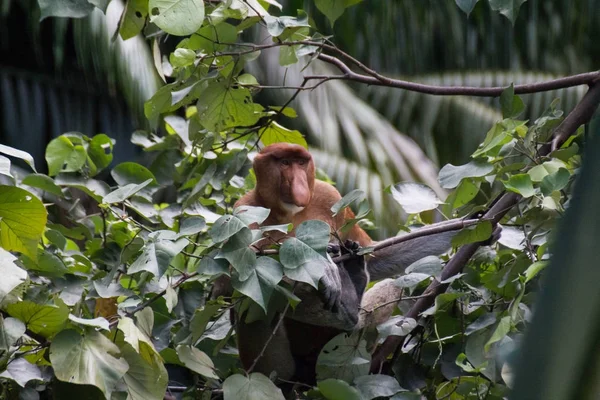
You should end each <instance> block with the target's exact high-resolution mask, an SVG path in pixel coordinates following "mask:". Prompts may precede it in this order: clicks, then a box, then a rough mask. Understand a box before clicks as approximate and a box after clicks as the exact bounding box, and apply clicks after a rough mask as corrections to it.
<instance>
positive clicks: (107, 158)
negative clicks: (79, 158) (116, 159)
mask: <svg viewBox="0 0 600 400" xmlns="http://www.w3.org/2000/svg"><path fill="white" fill-rule="evenodd" d="M112 151H113V141H112V139H111V138H109V137H108V136H106V135H105V134H103V133H100V134H98V135H95V136H94V137H93V138H92V140H91V141H90V144H89V146H88V149H87V153H88V156H89V157H90V159H91V161H92V162H93V163H94V165H95V166H96V168H97V169H98V170H101V169H104V168H106V167H108V166H109V165H110V163H111V162H112V159H113V153H112Z"/></svg>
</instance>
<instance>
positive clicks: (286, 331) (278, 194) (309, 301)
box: [235, 143, 454, 383]
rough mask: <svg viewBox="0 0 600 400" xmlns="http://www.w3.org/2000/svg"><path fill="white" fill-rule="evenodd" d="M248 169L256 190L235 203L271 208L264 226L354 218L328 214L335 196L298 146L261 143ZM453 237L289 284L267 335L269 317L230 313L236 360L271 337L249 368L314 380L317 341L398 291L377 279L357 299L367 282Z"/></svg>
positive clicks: (358, 234)
mask: <svg viewBox="0 0 600 400" xmlns="http://www.w3.org/2000/svg"><path fill="white" fill-rule="evenodd" d="M254 172H255V174H256V188H255V189H254V190H251V191H250V192H248V193H247V194H246V195H245V196H243V197H242V198H241V199H240V200H239V201H238V202H237V203H236V204H235V206H236V207H239V206H244V205H248V206H260V207H265V208H269V209H271V213H270V214H269V217H268V218H267V219H266V220H265V221H264V222H263V225H265V226H266V225H278V224H288V223H292V224H293V226H294V227H296V226H298V225H299V224H300V223H302V222H304V221H307V220H311V219H318V220H321V221H324V222H327V223H328V224H329V225H330V226H331V228H332V230H335V231H338V229H339V228H341V227H342V226H343V225H344V222H345V221H346V220H348V219H351V218H354V213H353V212H352V211H351V210H350V209H349V208H346V209H345V210H344V211H343V212H341V213H338V215H336V216H333V213H332V211H331V207H332V206H333V205H334V204H335V203H336V202H337V201H338V200H340V199H341V195H340V193H339V192H338V191H337V189H336V188H334V187H333V186H332V185H330V184H328V183H325V182H323V181H320V180H317V179H315V165H314V162H313V159H312V157H311V155H310V153H309V152H308V151H307V150H306V149H304V148H303V147H301V146H299V145H295V144H288V143H277V144H272V145H270V146H267V147H265V148H264V149H262V151H260V153H259V154H258V155H257V156H256V157H255V159H254ZM453 234H454V233H453V232H446V233H440V234H437V235H431V236H427V237H421V238H416V239H413V240H411V241H408V242H403V243H400V244H397V245H394V246H390V247H387V248H385V249H382V250H379V251H377V252H375V253H374V254H373V255H372V256H369V258H368V260H366V262H365V259H364V258H363V257H358V258H354V259H352V260H350V261H345V262H343V264H342V265H340V266H338V265H335V264H331V265H328V266H327V267H326V273H325V275H324V276H323V278H321V281H320V285H319V286H320V287H319V291H316V290H315V289H313V288H311V287H309V286H308V285H305V284H299V285H298V286H297V289H296V292H295V294H297V295H298V296H299V297H300V298H301V299H302V302H301V303H300V304H299V305H298V306H297V307H296V309H295V310H294V312H291V313H288V314H286V318H284V323H283V324H282V325H281V326H280V328H279V329H278V330H277V332H275V334H273V329H274V326H275V323H276V322H277V321H276V319H275V320H271V321H254V322H251V323H247V322H246V321H245V318H244V316H243V315H241V316H239V315H238V316H237V317H236V319H237V326H236V329H237V336H238V347H239V352H240V358H241V361H242V364H243V365H244V367H245V368H249V367H250V366H251V365H252V364H253V362H254V361H255V359H256V358H257V357H258V355H259V354H260V352H261V350H262V349H263V346H264V344H265V343H266V341H267V340H268V339H269V338H270V337H271V336H272V335H273V338H272V339H271V342H270V343H269V345H268V346H267V348H266V351H265V353H264V354H263V355H262V356H261V357H260V358H259V359H258V361H257V363H256V366H255V371H258V372H262V373H264V374H266V375H267V376H268V375H269V374H271V373H272V372H273V371H275V372H277V376H278V377H279V378H281V379H284V380H289V379H292V380H296V381H301V382H306V383H314V380H315V364H316V360H317V357H318V355H319V352H320V350H321V349H322V348H323V346H324V345H325V344H326V343H327V342H328V341H329V340H331V339H332V338H333V337H334V336H335V335H337V334H339V333H341V332H344V331H352V330H354V329H357V328H360V327H362V326H363V325H365V323H366V322H365V321H364V320H363V318H362V317H363V316H362V315H360V312H359V310H360V308H363V309H365V308H366V309H369V308H370V307H369V306H370V305H372V304H374V303H376V302H378V301H381V300H382V299H385V300H389V299H390V298H394V297H393V296H396V297H398V295H399V293H400V290H399V289H398V288H396V287H395V286H394V285H393V282H392V281H391V280H387V281H383V282H380V283H378V284H377V285H376V286H374V287H373V288H371V289H370V290H369V291H368V292H367V293H366V294H364V296H363V293H364V290H365V287H366V285H367V284H368V282H369V280H380V279H384V278H389V277H392V276H395V275H399V274H401V273H403V272H404V269H405V268H406V267H407V266H409V265H410V264H412V263H413V262H415V261H417V260H419V259H421V258H423V257H425V256H428V255H438V254H441V253H444V252H445V251H447V250H448V249H449V248H450V241H451V238H452V236H453ZM269 235H270V236H271V238H272V239H274V240H280V239H283V238H284V237H285V235H284V234H283V233H281V232H269ZM289 235H293V232H292V233H291V234H289ZM340 235H341V239H342V241H347V242H346V243H347V246H350V247H353V246H355V243H358V245H360V246H372V245H374V242H373V240H371V238H370V237H369V235H368V234H367V233H366V232H365V231H364V230H363V229H362V228H360V227H359V226H358V225H354V226H353V227H352V228H351V229H350V230H349V231H348V232H347V233H346V234H340ZM347 246H340V247H341V248H344V247H347ZM394 306H395V305H393V304H392V305H391V307H387V308H386V307H384V308H383V309H382V310H379V311H378V312H380V313H381V314H382V317H383V318H385V317H386V316H389V314H391V311H392V310H393V307H394ZM371 308H372V307H371ZM359 317H360V321H359ZM370 318H371V319H373V318H375V323H381V322H383V320H379V321H378V320H377V319H378V316H377V315H375V316H373V315H371V316H370Z"/></svg>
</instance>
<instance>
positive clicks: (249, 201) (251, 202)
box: [233, 189, 262, 207]
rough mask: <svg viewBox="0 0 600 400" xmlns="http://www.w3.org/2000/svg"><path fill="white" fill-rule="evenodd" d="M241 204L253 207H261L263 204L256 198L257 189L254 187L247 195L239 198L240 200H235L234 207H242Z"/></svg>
mask: <svg viewBox="0 0 600 400" xmlns="http://www.w3.org/2000/svg"><path fill="white" fill-rule="evenodd" d="M241 206H252V207H260V206H262V204H260V202H259V201H258V199H257V198H256V190H255V189H252V190H251V191H249V192H248V193H246V194H245V195H243V196H242V197H240V198H239V200H238V201H236V202H235V204H234V205H233V207H241Z"/></svg>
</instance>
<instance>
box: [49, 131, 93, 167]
mask: <svg viewBox="0 0 600 400" xmlns="http://www.w3.org/2000/svg"><path fill="white" fill-rule="evenodd" d="M86 159H87V152H86V151H85V148H84V147H83V145H81V144H74V143H73V142H72V141H71V140H70V139H69V138H68V137H67V136H64V135H62V136H59V137H57V138H56V139H52V141H51V142H50V143H48V147H46V162H47V163H48V175H50V176H54V175H57V174H58V173H59V172H77V171H79V170H80V169H81V168H83V166H84V165H85V161H86Z"/></svg>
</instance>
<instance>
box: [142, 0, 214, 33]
mask: <svg viewBox="0 0 600 400" xmlns="http://www.w3.org/2000/svg"><path fill="white" fill-rule="evenodd" d="M148 9H149V11H150V21H151V22H153V23H155V24H156V25H157V26H158V27H159V28H160V29H162V30H163V31H165V32H167V33H170V34H172V35H177V36H186V35H191V34H192V33H194V32H196V31H197V30H198V29H200V27H201V26H202V21H204V2H203V1H202V0H150V1H149V2H148Z"/></svg>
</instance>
